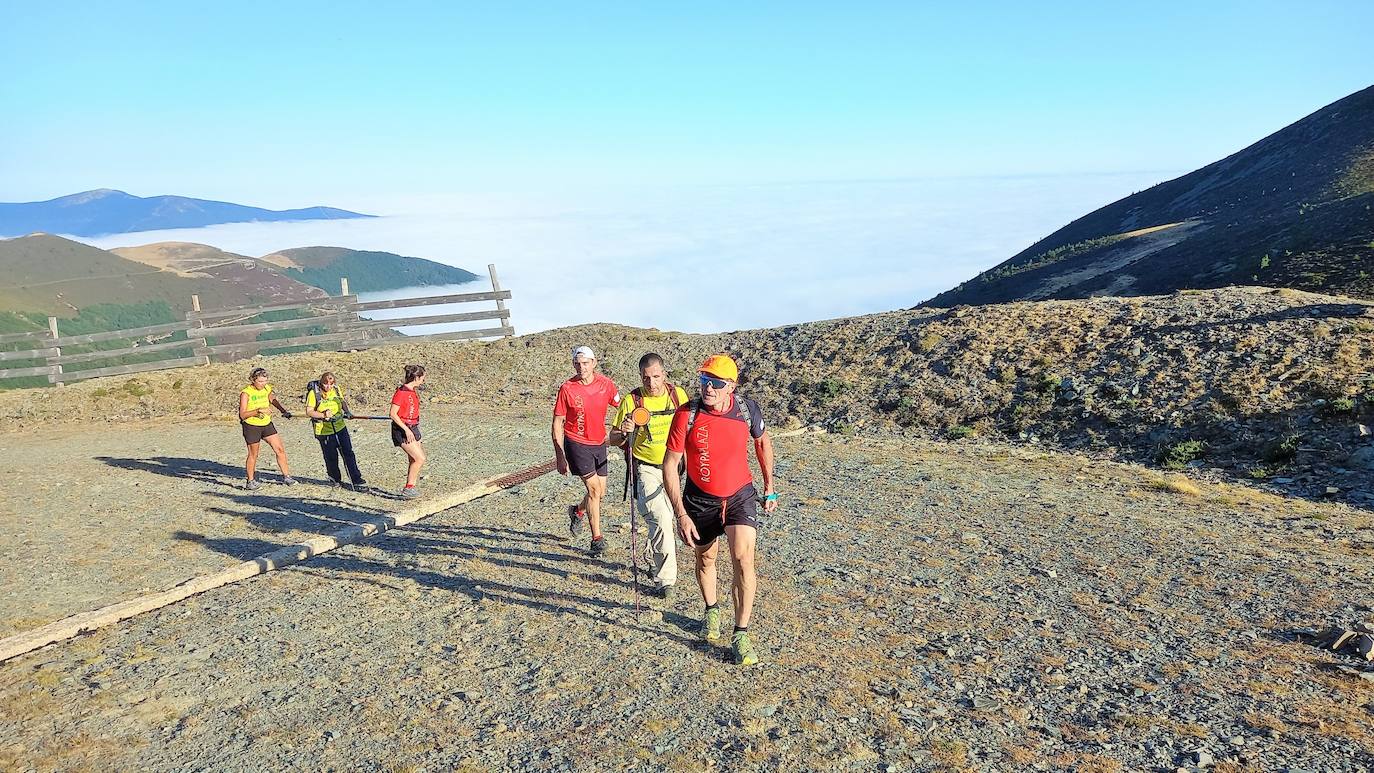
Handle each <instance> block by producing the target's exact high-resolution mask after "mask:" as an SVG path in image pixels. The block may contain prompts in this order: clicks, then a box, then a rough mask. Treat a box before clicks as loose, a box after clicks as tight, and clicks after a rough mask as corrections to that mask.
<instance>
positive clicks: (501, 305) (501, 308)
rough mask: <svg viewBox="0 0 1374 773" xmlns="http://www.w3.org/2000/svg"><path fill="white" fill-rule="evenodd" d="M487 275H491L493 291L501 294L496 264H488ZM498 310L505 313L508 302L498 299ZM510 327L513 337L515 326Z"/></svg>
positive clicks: (505, 321) (504, 321)
mask: <svg viewBox="0 0 1374 773" xmlns="http://www.w3.org/2000/svg"><path fill="white" fill-rule="evenodd" d="M487 273H488V274H490V275H491V291H492V292H494V293H499V292H501V280H499V279H497V278H496V264H495V263H488V264H487ZM496 310H497V311H505V310H506V302H505V301H504V300H502V299H500V298H497V299H496ZM502 322H503V323H507V320H502ZM509 327H510V329H511V335H514V333H515V325H513V324H511V325H509ZM505 337H506V338H510V336H509V335H508V336H505Z"/></svg>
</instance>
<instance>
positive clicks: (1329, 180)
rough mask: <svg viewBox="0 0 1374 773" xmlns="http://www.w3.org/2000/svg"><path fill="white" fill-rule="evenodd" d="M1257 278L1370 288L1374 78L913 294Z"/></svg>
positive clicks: (1131, 291)
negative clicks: (1239, 145)
mask: <svg viewBox="0 0 1374 773" xmlns="http://www.w3.org/2000/svg"><path fill="white" fill-rule="evenodd" d="M1254 284H1259V285H1267V286H1271V287H1292V288H1296V289H1302V290H1310V291H1313V292H1323V293H1340V294H1345V295H1351V296H1357V297H1363V298H1374V86H1371V87H1369V88H1366V89H1363V90H1361V91H1357V92H1355V93H1354V94H1351V95H1350V96H1348V97H1345V98H1344V99H1341V100H1339V101H1337V102H1334V103H1332V104H1330V105H1328V106H1326V107H1324V108H1322V109H1321V110H1318V111H1316V112H1315V113H1312V114H1311V115H1309V116H1307V117H1306V118H1303V119H1302V120H1300V121H1297V122H1296V123H1294V124H1292V125H1290V126H1288V127H1286V128H1284V129H1281V130H1279V131H1277V132H1275V133H1273V134H1271V135H1269V136H1268V137H1265V138H1264V139H1262V140H1260V141H1259V142H1256V143H1254V144H1253V145H1250V146H1249V147H1247V148H1245V149H1243V150H1241V151H1239V152H1237V153H1234V154H1232V155H1230V156H1228V157H1226V158H1224V159H1222V160H1220V161H1217V162H1215V163H1212V164H1209V165H1207V166H1205V167H1202V168H1201V169H1198V170H1197V171H1194V172H1192V173H1190V174H1186V175H1184V176H1182V177H1179V178H1177V179H1175V180H1170V181H1168V182H1164V183H1160V184H1159V185H1156V186H1154V187H1153V188H1150V189H1148V190H1145V191H1141V192H1139V193H1136V194H1133V195H1131V196H1128V197H1126V198H1124V199H1121V200H1120V201H1117V202H1114V203H1112V204H1109V205H1107V206H1105V207H1102V208H1101V209H1098V210H1096V211H1095V212H1091V213H1089V214H1087V215H1085V216H1083V217H1081V218H1079V219H1077V220H1075V221H1073V222H1072V223H1069V224H1068V225H1066V226H1064V227H1063V228H1060V229H1059V230H1058V231H1055V232H1054V233H1053V234H1051V235H1049V236H1048V237H1046V238H1044V239H1042V240H1040V241H1039V242H1036V243H1035V244H1033V245H1031V246H1030V247H1027V248H1026V249H1025V250H1022V251H1021V252H1019V253H1017V254H1016V255H1014V256H1012V257H1011V258H1010V259H1008V260H1006V261H1004V262H1003V263H1000V264H998V265H997V266H994V267H992V268H991V269H988V270H987V271H984V272H983V273H981V274H979V275H978V276H976V277H974V278H973V279H970V280H968V281H967V282H964V283H963V284H961V285H959V286H958V287H955V288H953V289H951V290H947V291H945V292H943V293H940V294H939V295H937V296H935V297H934V298H932V299H930V300H928V301H926V302H924V303H922V304H921V305H922V306H937V307H951V306H958V305H963V304H971V305H981V304H989V303H1004V302H1008V301H1018V300H1042V299H1068V298H1086V297H1090V296H1095V295H1152V294H1160V293H1167V292H1171V291H1174V290H1180V289H1208V288H1215V287H1224V286H1228V285H1254Z"/></svg>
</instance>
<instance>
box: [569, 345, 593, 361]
mask: <svg viewBox="0 0 1374 773" xmlns="http://www.w3.org/2000/svg"><path fill="white" fill-rule="evenodd" d="M578 357H582V358H584V359H588V360H594V359H596V353H595V352H593V351H592V347H590V346H579V347H577V348H575V349H573V359H574V360H575V359H577V358H578Z"/></svg>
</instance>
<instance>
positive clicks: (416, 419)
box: [391, 385, 420, 427]
mask: <svg viewBox="0 0 1374 773" xmlns="http://www.w3.org/2000/svg"><path fill="white" fill-rule="evenodd" d="M391 404H392V405H396V406H399V407H400V409H401V410H400V411H397V414H398V415H399V416H400V417H401V421H403V422H405V423H406V424H409V425H410V426H412V427H413V426H415V425H416V424H419V423H420V396H419V395H418V394H416V393H415V390H414V389H411V388H410V387H407V386H404V385H403V386H399V387H396V394H394V395H392V396H391Z"/></svg>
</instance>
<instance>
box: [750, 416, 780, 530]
mask: <svg viewBox="0 0 1374 773" xmlns="http://www.w3.org/2000/svg"><path fill="white" fill-rule="evenodd" d="M754 456H756V457H758V460H759V472H762V473H763V496H764V500H763V509H764V511H765V512H769V513H771V512H773V511H774V510H776V509H777V507H778V500H776V499H768V495H769V494H775V493H777V492H775V491H774V490H773V438H771V437H769V435H768V432H767V431H766V430H765V431H764V433H763V434H762V435H759V436H758V437H756V438H754Z"/></svg>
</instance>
